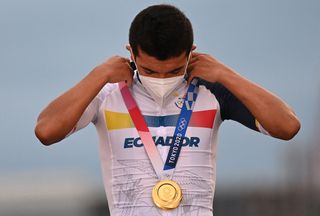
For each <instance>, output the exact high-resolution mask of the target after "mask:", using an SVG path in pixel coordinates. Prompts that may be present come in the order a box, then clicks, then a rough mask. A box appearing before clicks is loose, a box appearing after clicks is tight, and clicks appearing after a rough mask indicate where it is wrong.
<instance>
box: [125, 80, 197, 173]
mask: <svg viewBox="0 0 320 216" xmlns="http://www.w3.org/2000/svg"><path fill="white" fill-rule="evenodd" d="M119 88H120V92H121V95H122V98H123V100H124V102H125V104H126V107H127V109H128V111H129V114H130V116H131V119H132V121H133V123H134V125H135V127H136V129H137V131H138V134H139V136H140V138H141V141H142V143H143V146H144V148H145V150H146V153H147V155H148V157H149V160H150V161H151V164H152V166H153V169H154V171H155V172H156V174H157V176H158V178H159V179H162V178H164V177H166V178H171V177H172V174H173V171H174V168H175V167H176V164H177V161H178V158H179V154H180V151H181V147H182V143H183V139H184V137H185V134H186V131H187V128H188V124H189V121H190V117H191V114H192V110H193V108H194V105H195V102H196V99H197V95H198V79H193V80H192V81H191V83H190V85H189V87H188V91H187V94H186V97H185V99H184V101H183V106H182V109H181V112H180V115H179V118H178V121H177V125H176V128H175V132H174V135H173V142H172V143H171V145H170V149H169V152H168V156H167V159H166V162H165V164H164V165H163V161H162V159H161V156H160V154H159V151H158V149H157V147H156V145H155V143H154V140H153V139H152V136H151V133H150V131H149V128H148V126H147V124H146V122H145V120H144V118H143V116H142V114H141V112H140V109H139V107H138V105H137V103H136V102H135V100H134V99H133V97H132V95H131V93H130V91H129V89H128V87H127V85H126V84H125V82H120V83H119Z"/></svg>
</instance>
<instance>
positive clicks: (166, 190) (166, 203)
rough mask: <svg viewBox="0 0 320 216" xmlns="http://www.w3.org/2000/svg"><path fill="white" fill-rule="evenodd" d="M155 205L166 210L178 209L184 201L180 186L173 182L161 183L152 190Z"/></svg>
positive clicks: (164, 181) (165, 181)
mask: <svg viewBox="0 0 320 216" xmlns="http://www.w3.org/2000/svg"><path fill="white" fill-rule="evenodd" d="M152 199H153V202H154V204H155V205H156V206H157V207H159V208H161V209H164V210H170V209H174V208H177V207H178V206H179V204H180V202H181V199H182V192H181V188H180V186H179V185H178V184H177V183H176V182H174V181H172V180H163V181H159V182H158V183H157V184H156V185H155V186H154V187H153V189H152Z"/></svg>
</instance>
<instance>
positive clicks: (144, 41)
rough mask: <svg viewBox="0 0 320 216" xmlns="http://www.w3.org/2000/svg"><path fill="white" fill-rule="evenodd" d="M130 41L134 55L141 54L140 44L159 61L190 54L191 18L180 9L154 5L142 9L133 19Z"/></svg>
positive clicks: (191, 40)
mask: <svg viewBox="0 0 320 216" xmlns="http://www.w3.org/2000/svg"><path fill="white" fill-rule="evenodd" d="M129 43H130V46H131V47H132V51H133V54H134V55H135V56H138V47H139V48H140V49H141V50H143V51H144V52H145V53H147V54H148V55H150V56H153V57H155V58H157V59H159V60H166V59H168V58H171V57H177V56H179V55H181V54H182V53H183V52H186V54H188V53H189V52H190V50H191V48H192V44H193V30H192V25H191V23H190V20H189V19H188V18H187V17H186V16H185V15H184V13H183V12H181V11H180V10H179V9H178V8H176V7H174V6H172V5H167V4H161V5H153V6H150V7H148V8H146V9H144V10H142V11H141V12H140V13H139V14H138V15H137V16H136V17H135V18H134V20H133V21H132V23H131V26H130V32H129Z"/></svg>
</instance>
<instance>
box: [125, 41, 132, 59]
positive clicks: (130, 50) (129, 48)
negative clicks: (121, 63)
mask: <svg viewBox="0 0 320 216" xmlns="http://www.w3.org/2000/svg"><path fill="white" fill-rule="evenodd" d="M126 49H127V50H128V51H129V52H130V58H131V61H134V57H133V52H132V48H131V46H130V44H127V45H126Z"/></svg>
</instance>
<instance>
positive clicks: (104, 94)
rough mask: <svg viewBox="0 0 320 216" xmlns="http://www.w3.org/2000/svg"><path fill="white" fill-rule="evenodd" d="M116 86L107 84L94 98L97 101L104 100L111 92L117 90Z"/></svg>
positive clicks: (115, 84)
mask: <svg viewBox="0 0 320 216" xmlns="http://www.w3.org/2000/svg"><path fill="white" fill-rule="evenodd" d="M118 88H119V87H118V84H117V83H107V84H106V85H105V86H104V87H103V88H102V89H101V90H100V92H99V93H98V94H97V96H96V98H97V99H99V100H101V101H102V100H104V99H105V98H106V97H107V96H108V95H109V94H111V93H112V92H113V91H115V90H117V89H118Z"/></svg>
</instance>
